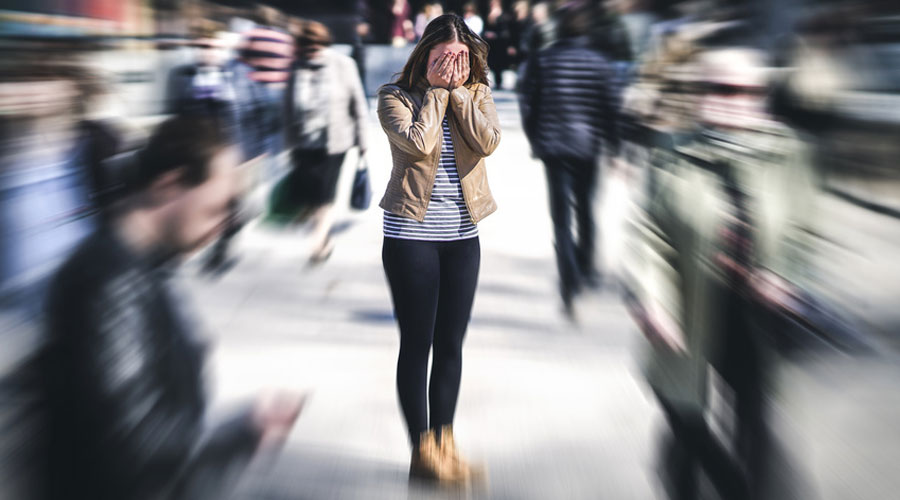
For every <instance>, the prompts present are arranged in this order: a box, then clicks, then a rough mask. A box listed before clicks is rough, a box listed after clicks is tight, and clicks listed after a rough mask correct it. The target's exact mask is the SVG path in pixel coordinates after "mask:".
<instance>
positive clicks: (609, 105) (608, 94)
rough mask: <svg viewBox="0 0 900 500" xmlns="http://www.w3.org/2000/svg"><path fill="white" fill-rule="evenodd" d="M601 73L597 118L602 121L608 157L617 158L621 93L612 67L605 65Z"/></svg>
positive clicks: (619, 143) (619, 142) (619, 140)
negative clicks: (600, 96)
mask: <svg viewBox="0 0 900 500" xmlns="http://www.w3.org/2000/svg"><path fill="white" fill-rule="evenodd" d="M602 73H603V75H602V76H601V82H600V85H601V88H602V92H603V97H602V99H601V100H602V103H601V106H602V108H603V113H602V116H600V117H599V118H600V119H601V120H603V131H604V139H605V140H606V146H607V147H608V148H609V150H608V151H607V152H608V154H609V157H610V158H617V157H618V156H619V149H620V147H621V127H620V121H621V120H620V114H619V113H620V110H621V99H620V96H621V92H619V88H618V85H617V77H616V74H615V70H614V68H613V66H612V65H611V64H609V63H607V64H605V65H604V67H603V70H602Z"/></svg>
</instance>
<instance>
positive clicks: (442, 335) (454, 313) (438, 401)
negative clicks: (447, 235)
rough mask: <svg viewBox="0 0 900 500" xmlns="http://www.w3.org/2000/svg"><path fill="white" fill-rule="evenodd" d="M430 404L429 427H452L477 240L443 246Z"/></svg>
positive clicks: (473, 283)
mask: <svg viewBox="0 0 900 500" xmlns="http://www.w3.org/2000/svg"><path fill="white" fill-rule="evenodd" d="M440 259H441V277H440V282H441V286H440V293H439V296H438V308H437V322H436V323H435V331H434V356H433V360H432V365H431V384H430V386H429V394H428V398H429V402H430V407H431V427H433V428H435V429H436V430H437V432H440V429H441V427H442V426H445V425H452V424H453V415H454V414H455V412H456V401H457V398H458V396H459V382H460V377H461V375H462V344H463V338H464V337H465V334H466V328H467V327H468V325H469V318H470V317H471V313H472V303H473V302H474V300H475V288H476V286H477V284H478V269H479V266H480V262H481V247H480V244H479V241H478V238H470V239H466V240H461V241H453V242H448V243H444V244H442V249H441V253H440Z"/></svg>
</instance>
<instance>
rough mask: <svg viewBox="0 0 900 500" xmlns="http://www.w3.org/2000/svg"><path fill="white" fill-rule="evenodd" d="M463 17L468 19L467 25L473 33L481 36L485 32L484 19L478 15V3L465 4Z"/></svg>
mask: <svg viewBox="0 0 900 500" xmlns="http://www.w3.org/2000/svg"><path fill="white" fill-rule="evenodd" d="M463 19H464V20H465V21H466V26H468V27H469V29H470V30H472V33H475V34H476V35H478V36H481V33H482V32H484V19H482V18H481V16H480V15H478V4H476V3H475V2H467V3H466V4H465V5H463Z"/></svg>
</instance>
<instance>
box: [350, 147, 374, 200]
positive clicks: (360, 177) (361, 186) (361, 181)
mask: <svg viewBox="0 0 900 500" xmlns="http://www.w3.org/2000/svg"><path fill="white" fill-rule="evenodd" d="M370 203H372V186H371V185H370V184H369V166H368V164H367V163H366V159H365V157H364V156H360V158H359V166H358V168H357V169H356V176H355V177H354V178H353V192H352V193H351V195H350V207H352V208H353V209H354V210H366V209H367V208H369V204H370Z"/></svg>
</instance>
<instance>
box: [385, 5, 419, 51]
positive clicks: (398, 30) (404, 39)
mask: <svg viewBox="0 0 900 500" xmlns="http://www.w3.org/2000/svg"><path fill="white" fill-rule="evenodd" d="M411 17H412V7H410V6H409V0H393V3H392V4H391V44H392V45H393V46H394V47H405V46H406V44H407V43H409V42H411V41H413V40H415V36H416V34H415V30H414V26H413V22H412V20H411V19H410V18H411Z"/></svg>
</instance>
